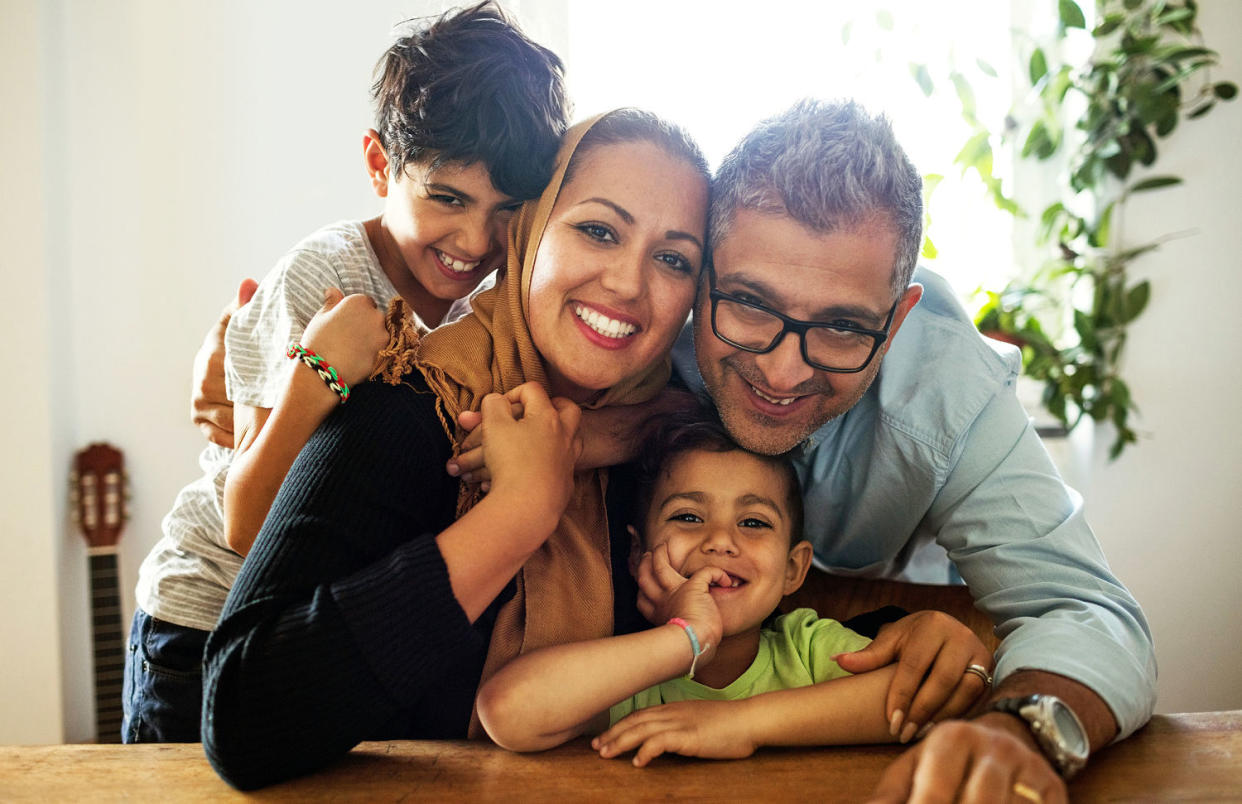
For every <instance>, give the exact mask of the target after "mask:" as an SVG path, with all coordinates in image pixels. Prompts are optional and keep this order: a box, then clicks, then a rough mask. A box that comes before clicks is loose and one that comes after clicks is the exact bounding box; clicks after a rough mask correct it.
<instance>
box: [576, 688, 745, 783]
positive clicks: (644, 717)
mask: <svg viewBox="0 0 1242 804" xmlns="http://www.w3.org/2000/svg"><path fill="white" fill-rule="evenodd" d="M745 706H746V701H681V702H678V703H671V704H662V705H660V706H652V707H648V708H646V709H640V710H638V711H637V712H634V713H633V714H631V715H628V716H626V717H625V718H622V719H621V720H619V721H617V723H616V725H614V726H613V727H612V728H610V729H608V730H607V731H605V732H604V733H603V734H601V735H599V736H598V737H596V738H595V739H593V740H591V747H592V748H594V749H595V750H596V751H598V752H599V755H600V756H601V757H603V758H605V759H610V758H612V757H615V756H618V755H620V754H624V753H625V752H626V751H632V750H634V749H638V752H637V753H636V754H635V755H634V767H637V768H641V767H643V766H644V765H646V764H647V763H648V762H650V761H651V760H653V759H655V758H656V757H658V756H660V754H663V753H666V752H672V753H674V754H682V755H683V756H688V757H707V758H709V759H742V758H743V757H748V756H750V755H751V754H753V753H754V752H755V742H754V740H752V739H751V738H750V736H749V733H748V731H747V730H746V728H745V723H746V717H745V713H744V711H743V710H744V709H745Z"/></svg>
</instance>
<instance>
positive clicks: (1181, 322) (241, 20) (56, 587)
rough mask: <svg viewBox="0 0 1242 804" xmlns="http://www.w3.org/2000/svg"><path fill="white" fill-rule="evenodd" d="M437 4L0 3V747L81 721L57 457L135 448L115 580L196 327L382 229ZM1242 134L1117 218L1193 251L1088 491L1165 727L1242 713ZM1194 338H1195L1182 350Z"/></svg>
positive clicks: (1195, 137) (1213, 134)
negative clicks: (1130, 435)
mask: <svg viewBox="0 0 1242 804" xmlns="http://www.w3.org/2000/svg"><path fill="white" fill-rule="evenodd" d="M565 3H566V0H522V1H521V2H512V3H510V4H509V5H510V7H511V8H513V9H515V10H517V11H518V13H520V14H521V15H522V16H523V17H524V18H525V19H526V20H527V21H528V22H527V25H528V28H529V29H530V31H531V32H532V33H533V34H534V35H535V36H536V37H537V38H539V39H540V40H541V41H543V42H544V43H545V44H548V45H549V46H551V47H552V48H553V49H555V50H557V51H558V52H560V53H563V54H564V53H568V52H569V49H568V47H567V42H566V41H565V39H564V36H565V34H564V28H563V26H561V25H559V24H558V23H557V22H555V20H560V19H563V18H564V5H565ZM446 5H452V3H446V2H439V1H437V0H405V2H401V1H400V0H372V2H368V3H351V4H348V5H347V4H343V3H337V2H332V1H331V0H304V1H301V2H295V0H266V1H265V2H262V3H249V2H242V1H241V0H231V1H230V2H223V1H222V2H211V3H201V2H190V0H171V1H170V0H113V2H110V3H107V4H103V3H94V2H90V1H89V0H45V2H38V0H2V2H0V53H2V54H3V55H0V68H2V69H0V76H2V77H0V86H2V87H3V96H2V97H3V109H4V112H3V114H0V119H2V120H3V124H2V127H0V132H2V134H0V137H2V139H0V169H2V170H3V173H2V174H0V175H2V177H3V185H2V186H3V194H2V196H0V226H2V227H3V229H0V232H2V234H3V236H4V241H3V242H4V243H5V245H6V248H5V250H4V256H3V258H2V262H0V265H3V270H4V274H3V277H4V280H5V282H4V286H5V288H6V289H7V290H8V292H9V294H10V300H9V302H8V303H7V304H6V305H5V312H4V314H3V316H0V337H2V338H3V340H0V343H3V344H5V345H6V346H7V347H8V348H7V349H6V350H5V355H4V363H3V365H4V366H5V369H6V371H11V372H12V373H11V374H9V375H8V376H9V378H10V379H9V388H8V392H7V393H5V394H4V395H2V396H0V421H3V422H4V428H5V431H4V432H5V444H6V446H7V447H8V455H9V456H10V459H9V460H8V461H7V462H5V466H4V468H3V469H0V488H2V489H3V491H0V500H2V503H0V548H3V551H4V555H5V557H6V560H5V561H4V562H2V567H3V568H2V569H0V743H12V742H55V741H59V740H62V739H63V740H69V741H75V740H81V739H85V738H86V737H87V736H88V735H89V734H90V732H91V730H92V725H91V723H92V720H91V718H92V713H91V709H90V707H91V703H90V701H91V695H90V670H89V656H88V653H87V644H88V638H89V633H88V627H87V624H86V611H87V601H86V595H85V584H86V577H85V551H84V549H83V547H82V545H81V540H80V539H79V538H78V537H77V536H76V535H74V534H73V533H72V532H71V529H70V527H69V524H68V523H67V522H66V520H65V503H64V499H65V488H66V482H65V476H66V473H67V469H68V464H69V460H70V457H71V455H72V453H73V451H74V450H76V449H78V448H80V447H81V446H84V445H85V444H86V443H88V442H90V441H94V440H103V439H106V440H109V441H111V442H112V443H114V444H116V445H118V446H120V447H121V448H122V449H124V450H125V452H126V455H127V458H128V461H129V473H130V481H131V485H132V490H133V499H132V504H131V510H132V520H131V522H130V524H129V527H128V530H127V532H126V534H125V538H124V541H123V542H122V548H123V556H122V572H123V575H124V580H123V582H124V584H125V586H126V587H127V588H132V584H133V581H134V580H135V578H136V574H137V567H138V564H139V563H140V561H141V560H142V557H143V556H144V555H145V554H146V552H147V551H148V549H149V548H150V547H151V545H152V544H154V542H155V541H156V539H157V538H158V535H159V523H160V519H161V517H162V516H163V514H164V513H165V511H166V510H167V508H168V506H169V504H170V503H171V501H172V499H173V498H174V496H175V495H176V492H177V490H178V489H179V488H180V487H181V486H182V485H183V484H185V483H186V482H188V481H189V480H191V479H192V478H193V477H194V476H195V473H196V464H195V458H196V455H197V452H198V450H199V448H200V445H201V440H200V436H199V434H198V432H197V430H195V429H194V428H193V427H192V426H191V425H190V424H189V420H188V414H187V400H188V391H189V379H190V361H191V357H192V355H193V353H194V351H195V350H196V348H197V346H198V342H199V339H200V338H201V336H202V333H203V332H204V331H205V329H206V327H207V325H208V323H209V322H210V321H212V320H213V319H214V317H215V315H216V313H217V312H218V310H219V308H220V307H221V306H222V304H223V303H224V301H225V300H226V299H227V298H228V297H229V295H230V294H231V293H232V292H233V290H234V289H235V287H236V284H237V282H238V281H239V280H240V279H241V278H242V277H244V276H248V275H260V274H262V273H264V272H265V271H266V270H267V268H268V267H269V266H270V265H271V264H272V263H273V261H274V260H275V259H276V258H277V257H278V256H279V255H280V254H281V253H282V252H283V251H284V250H285V249H286V248H288V247H289V246H290V245H291V244H293V243H294V242H295V241H296V240H297V239H299V238H300V237H301V236H302V235H304V234H306V233H307V232H309V231H311V230H312V229H314V228H316V227H317V226H319V225H321V224H323V223H326V222H328V221H331V220H336V219H340V218H346V217H361V216H367V215H370V214H374V212H375V211H376V209H377V206H376V202H375V200H374V198H373V197H372V196H371V195H370V191H369V188H368V185H367V183H366V180H365V176H364V173H363V171H362V169H361V162H360V159H359V148H358V146H359V143H360V134H361V132H362V130H363V129H365V128H366V127H367V126H368V125H369V121H370V108H369V104H368V101H367V96H366V92H367V87H368V85H369V79H370V70H371V67H372V66H373V64H374V61H375V59H376V57H377V56H378V54H379V53H380V52H381V51H382V50H383V48H384V46H385V44H386V42H387V40H388V33H389V29H390V26H391V25H392V24H393V23H395V22H397V21H400V20H402V19H405V18H407V17H410V16H415V15H421V14H425V13H429V12H438V11H439V10H440V9H441V8H442V7H444V6H446ZM1202 5H1203V6H1204V11H1203V14H1204V27H1205V31H1206V33H1207V37H1208V42H1209V44H1210V45H1212V46H1213V47H1216V48H1218V49H1220V50H1221V51H1222V54H1223V56H1224V59H1225V62H1226V64H1225V68H1224V69H1223V70H1222V71H1221V73H1220V74H1221V75H1222V76H1228V77H1230V78H1232V79H1234V80H1239V79H1242V23H1240V21H1239V19H1238V18H1239V16H1240V15H1239V13H1238V12H1237V11H1236V10H1234V9H1235V8H1236V7H1235V6H1234V5H1233V4H1232V3H1231V1H1230V0H1205V2H1204V3H1202ZM570 69H571V70H572V64H571V65H570ZM1240 115H1242V107H1239V106H1238V105H1237V104H1234V105H1228V106H1225V107H1223V108H1222V109H1220V110H1219V111H1218V112H1217V113H1215V114H1213V115H1212V116H1211V117H1209V118H1208V119H1206V120H1204V121H1200V122H1198V123H1195V124H1191V125H1187V126H1186V127H1185V129H1184V131H1179V141H1178V143H1177V144H1176V147H1175V148H1170V149H1168V151H1167V155H1166V161H1167V164H1168V167H1169V170H1172V171H1174V172H1178V173H1180V174H1181V175H1183V176H1185V177H1186V178H1187V180H1188V188H1187V189H1184V190H1173V191H1169V192H1166V193H1165V194H1162V195H1159V196H1151V197H1150V199H1145V200H1144V203H1145V204H1147V203H1150V204H1152V205H1153V206H1154V209H1148V211H1147V212H1145V213H1144V212H1142V211H1141V210H1136V211H1135V214H1134V216H1133V217H1132V220H1131V222H1130V225H1131V226H1133V227H1134V230H1135V231H1168V230H1179V229H1184V228H1191V227H1197V228H1198V229H1199V230H1200V233H1199V234H1198V235H1196V236H1195V237H1192V238H1187V239H1184V240H1181V241H1178V242H1176V243H1173V244H1170V245H1169V246H1168V247H1166V249H1165V250H1164V251H1163V252H1161V253H1160V254H1159V255H1157V256H1156V257H1154V258H1151V259H1150V260H1149V261H1148V262H1146V263H1145V266H1146V267H1147V268H1148V269H1149V270H1150V271H1151V274H1152V277H1153V281H1154V284H1155V287H1154V301H1153V305H1152V309H1151V311H1150V312H1149V314H1148V316H1146V317H1145V318H1144V319H1143V321H1142V322H1141V323H1140V325H1139V327H1137V328H1136V330H1137V331H1136V332H1135V335H1134V340H1133V354H1134V355H1135V359H1134V361H1133V363H1132V371H1133V374H1134V381H1133V385H1134V392H1135V396H1136V398H1137V399H1138V400H1139V401H1140V403H1141V404H1142V405H1143V419H1142V423H1143V427H1144V428H1145V429H1146V430H1149V431H1150V432H1151V433H1152V437H1151V438H1150V439H1147V440H1146V441H1145V442H1144V443H1143V444H1142V446H1140V447H1139V448H1138V449H1135V450H1133V451H1132V452H1131V453H1130V454H1128V455H1127V456H1126V457H1125V458H1124V459H1123V460H1122V462H1121V463H1120V464H1117V465H1112V466H1104V465H1102V463H1101V465H1100V466H1098V467H1097V469H1096V473H1095V475H1094V482H1093V483H1092V484H1091V486H1090V487H1089V488H1087V489H1086V492H1087V495H1088V505H1089V510H1090V514H1091V518H1092V521H1093V523H1094V524H1095V527H1096V529H1097V532H1098V533H1099V536H1100V538H1101V541H1103V542H1104V544H1105V547H1106V549H1107V551H1108V553H1109V555H1110V557H1111V558H1112V561H1113V565H1114V567H1115V568H1116V569H1117V571H1118V573H1119V574H1120V575H1121V576H1122V578H1123V579H1125V580H1126V581H1128V582H1129V583H1130V584H1131V585H1132V586H1133V587H1134V589H1135V591H1136V593H1137V594H1138V596H1139V598H1140V599H1141V600H1142V601H1143V602H1144V604H1145V605H1146V607H1147V609H1148V611H1149V613H1150V615H1151V618H1152V622H1153V627H1154V629H1155V631H1156V639H1157V647H1158V650H1159V651H1160V661H1161V668H1162V690H1163V692H1162V700H1161V708H1162V709H1164V710H1166V711H1169V710H1173V709H1178V710H1187V709H1218V708H1238V707H1242V693H1240V692H1239V691H1240V690H1242V676H1240V674H1242V660H1240V659H1242V656H1240V655H1239V647H1238V646H1239V645H1242V633H1240V630H1242V624H1240V620H1239V618H1238V617H1237V616H1236V615H1235V614H1234V611H1233V610H1234V607H1236V604H1237V603H1238V602H1239V595H1238V593H1237V592H1236V591H1235V590H1236V588H1237V587H1236V581H1235V577H1236V576H1238V575H1239V572H1238V570H1239V569H1242V567H1240V566H1239V560H1238V558H1237V552H1236V551H1235V550H1233V549H1231V548H1232V544H1230V543H1229V541H1230V537H1231V536H1233V535H1234V534H1235V533H1237V530H1238V526H1237V524H1236V522H1237V521H1238V520H1239V517H1238V516H1237V513H1238V511H1237V507H1238V502H1237V499H1239V498H1240V497H1242V495H1239V494H1238V493H1237V492H1236V491H1235V490H1234V488H1232V486H1233V485H1234V478H1236V477H1238V476H1240V475H1242V472H1240V471H1239V470H1240V469H1242V457H1239V455H1238V450H1237V449H1236V447H1238V446H1239V440H1242V436H1240V434H1242V428H1239V426H1238V425H1237V424H1236V423H1235V422H1233V421H1232V420H1231V419H1230V418H1229V416H1230V413H1231V409H1232V404H1231V402H1232V400H1231V399H1230V398H1229V392H1230V391H1231V390H1234V389H1237V388H1238V386H1239V382H1238V380H1239V376H1238V374H1239V371H1240V369H1238V368H1237V367H1236V365H1235V361H1234V360H1233V352H1234V349H1233V340H1234V338H1232V337H1230V335H1234V334H1236V333H1237V332H1238V326H1237V324H1236V323H1235V315H1234V312H1233V310H1232V307H1231V305H1230V304H1229V300H1230V298H1231V297H1232V296H1231V294H1230V290H1233V291H1234V294H1233V295H1234V296H1236V292H1237V290H1238V289H1239V288H1238V287H1237V285H1238V283H1239V282H1242V279H1239V278H1238V276H1237V271H1236V268H1237V265H1236V263H1237V257H1236V256H1235V255H1237V254H1239V253H1242V248H1240V246H1242V242H1240V240H1242V232H1240V231H1239V227H1238V226H1237V225H1236V223H1234V221H1232V220H1231V219H1230V218H1231V216H1232V214H1233V213H1234V211H1235V210H1236V208H1237V204H1236V202H1235V197H1236V190H1235V189H1234V188H1236V187H1237V186H1238V185H1239V183H1240V182H1239V179H1240V178H1242V177H1240V176H1239V172H1240V171H1242V165H1240V164H1239V160H1237V159H1235V158H1231V157H1230V156H1229V155H1228V154H1227V151H1226V149H1227V148H1228V147H1230V146H1231V145H1233V144H1234V143H1236V142H1238V141H1239V140H1240V137H1239V134H1240V133H1242V124H1240V122H1239V121H1240V120H1242V117H1240ZM1221 154H1224V156H1221ZM1136 206H1137V204H1136ZM1141 214H1147V215H1149V216H1150V217H1149V218H1147V219H1144V220H1140V215H1141ZM1196 327H1197V328H1199V331H1202V332H1203V333H1204V337H1203V339H1202V341H1201V342H1200V341H1196V340H1195V339H1194V338H1193V337H1192V336H1190V335H1186V334H1184V333H1187V332H1188V331H1191V330H1192V329H1194V328H1196ZM17 346H20V347H21V348H15V347H17ZM1140 356H1141V357H1140ZM1230 447H1234V448H1235V449H1233V450H1230ZM1205 459H1206V460H1205ZM1209 466H1210V467H1211V468H1210V469H1209V468H1207V467H1209ZM1231 514H1232V516H1231ZM126 605H127V608H128V609H130V610H132V605H133V602H132V596H131V599H129V600H127V602H126ZM1187 615H1189V616H1187Z"/></svg>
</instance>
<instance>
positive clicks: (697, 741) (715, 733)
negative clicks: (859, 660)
mask: <svg viewBox="0 0 1242 804" xmlns="http://www.w3.org/2000/svg"><path fill="white" fill-rule="evenodd" d="M894 672H896V668H895V667H893V666H892V665H890V666H888V667H883V668H881V669H879V670H875V671H872V672H870V673H864V674H862V675H857V676H848V677H846V678H837V679H832V680H830V681H824V682H821V683H819V684H812V685H810V686H807V687H798V688H795V689H788V690H778V691H776V692H766V693H763V694H762V695H756V696H754V697H753V698H747V699H744V700H741V701H683V702H680V703H672V704H664V705H663V706H653V707H651V708H649V709H642V710H640V711H638V712H635V713H634V714H632V715H630V716H629V717H626V718H625V719H624V720H621V721H619V722H618V723H617V724H616V725H615V726H613V727H612V728H611V729H609V730H608V731H606V732H604V733H603V734H601V735H600V736H599V737H598V738H596V739H595V740H594V741H593V742H592V744H591V745H592V747H594V748H595V749H596V750H598V751H599V753H600V756H602V757H606V758H607V757H615V756H617V755H619V754H623V753H625V752H626V751H631V750H634V749H637V751H638V752H637V754H635V756H634V765H635V766H637V767H642V766H644V765H646V764H647V763H648V762H650V761H651V760H652V759H654V758H656V757H657V756H659V755H660V754H663V753H665V752H673V753H677V754H682V755H685V756H697V757H712V758H717V759H726V758H729V759H735V758H741V757H747V756H750V755H751V754H752V753H753V752H754V750H755V749H756V748H758V747H760V746H765V745H846V744H855V743H880V742H888V741H891V740H893V739H894V738H893V737H892V736H891V735H890V734H889V732H888V723H887V722H886V720H885V718H884V698H885V695H886V694H887V692H888V685H889V682H890V681H891V680H892V676H893V673H894Z"/></svg>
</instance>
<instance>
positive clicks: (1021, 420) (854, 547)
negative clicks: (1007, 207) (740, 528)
mask: <svg viewBox="0 0 1242 804" xmlns="http://www.w3.org/2000/svg"><path fill="white" fill-rule="evenodd" d="M914 281H916V282H919V283H921V284H922V285H923V287H924V291H923V297H922V299H921V300H920V302H919V303H918V305H917V306H916V307H915V308H914V309H913V310H912V311H911V312H910V314H909V316H907V318H906V320H905V323H904V324H903V325H902V327H901V330H900V331H899V332H898V333H897V335H896V337H895V338H894V339H893V343H892V345H891V347H890V348H889V351H888V354H887V355H886V356H885V357H884V362H883V364H882V365H881V368H880V373H879V375H878V377H877V378H876V380H875V382H874V383H873V384H872V385H871V388H870V389H868V391H867V392H866V394H864V395H863V397H862V399H860V400H859V402H858V404H856V405H855V406H854V407H853V408H851V409H850V410H849V411H847V412H846V413H845V414H843V415H842V416H839V417H838V418H836V419H833V420H832V421H829V422H827V423H826V424H824V426H822V427H820V428H819V430H817V431H816V432H815V433H814V434H812V435H811V437H810V438H808V439H807V440H806V441H805V442H804V443H803V444H801V445H800V446H799V447H797V448H796V449H795V450H794V452H793V454H792V457H793V459H794V463H795V466H796V467H797V469H798V474H799V477H800V479H801V481H802V485H803V499H804V500H805V503H806V514H805V522H806V525H805V528H806V529H805V536H806V538H807V539H809V540H810V541H811V543H812V545H814V547H815V563H816V564H817V565H818V566H819V567H821V568H822V569H825V570H828V571H829V572H832V573H834V574H841V575H856V576H864V577H877V578H895V579H901V580H907V581H912V582H917V583H959V582H962V581H964V582H965V583H966V584H967V585H968V586H969V587H970V591H971V594H972V595H973V596H974V599H975V602H976V605H977V606H978V607H979V608H980V609H981V610H983V611H984V612H986V613H987V614H988V615H989V616H990V617H991V618H992V620H993V622H994V623H996V628H997V634H998V635H999V636H1000V637H1001V638H1002V642H1001V646H1000V648H999V650H998V651H997V665H996V672H995V676H996V678H997V680H1000V679H1002V678H1004V677H1005V676H1006V675H1008V674H1010V673H1012V672H1014V671H1015V670H1018V669H1034V670H1045V671H1048V672H1051V673H1059V674H1061V675H1063V676H1066V677H1068V678H1072V679H1075V680H1076V681H1079V682H1081V683H1082V684H1085V685H1086V686H1088V687H1090V688H1091V689H1093V690H1095V692H1096V693H1097V694H1099V695H1100V697H1101V698H1103V699H1104V701H1105V702H1106V703H1107V704H1108V705H1109V707H1110V708H1111V709H1112V711H1113V714H1114V715H1115V716H1116V718H1117V723H1118V726H1119V728H1120V732H1119V735H1118V736H1119V737H1125V736H1127V735H1129V734H1130V733H1131V732H1133V731H1134V730H1135V729H1137V728H1139V727H1140V726H1142V725H1143V724H1144V723H1146V722H1147V720H1148V718H1149V717H1150V716H1151V712H1152V708H1153V706H1154V705H1155V697H1156V696H1155V689H1156V660H1155V654H1154V652H1153V649H1152V642H1151V632H1150V631H1149V629H1148V627H1147V621H1146V619H1145V618H1144V616H1143V612H1142V610H1141V609H1140V608H1139V605H1138V603H1137V602H1135V600H1134V597H1133V596H1132V595H1131V594H1130V592H1129V591H1128V590H1126V588H1125V587H1124V586H1123V585H1122V584H1121V582H1120V581H1118V580H1117V578H1116V577H1114V576H1113V574H1112V571H1111V570H1110V569H1109V567H1108V563H1107V561H1106V560H1105V559H1104V555H1103V553H1102V552H1101V550H1100V546H1099V543H1098V542H1097V541H1096V539H1095V536H1094V534H1092V532H1091V529H1090V527H1088V525H1087V523H1086V520H1085V519H1084V517H1083V510H1082V498H1081V497H1080V496H1079V495H1078V493H1077V492H1075V491H1074V490H1073V489H1071V488H1069V487H1068V486H1066V485H1065V483H1064V482H1063V481H1062V480H1061V477H1060V475H1059V474H1058V473H1057V470H1056V468H1055V467H1054V466H1053V464H1052V461H1051V459H1050V458H1049V457H1048V453H1047V451H1046V450H1045V449H1044V446H1043V444H1042V443H1041V442H1040V439H1039V436H1038V435H1036V433H1035V428H1034V426H1033V425H1032V423H1031V421H1030V417H1029V416H1028V415H1027V413H1026V411H1025V410H1024V409H1023V407H1022V405H1021V403H1020V402H1019V401H1018V399H1017V396H1016V395H1015V393H1014V385H1015V382H1016V380H1017V376H1018V371H1019V368H1020V362H1021V361H1020V357H1019V355H1018V353H1017V350H1016V349H1014V348H1013V347H1011V346H1008V345H1005V344H1001V343H997V342H994V341H991V340H989V339H986V338H984V337H982V336H981V335H980V334H979V333H978V331H977V330H976V329H975V326H974V324H973V322H972V321H971V319H970V317H969V316H968V315H967V314H966V312H965V310H964V309H962V306H961V305H960V304H959V303H958V301H957V299H956V297H955V296H954V294H953V292H952V289H951V288H950V287H949V285H948V283H947V282H945V281H944V279H942V278H941V277H940V276H938V275H936V274H934V273H932V272H931V271H928V270H926V269H922V268H920V269H919V270H918V271H917V272H916V273H915V276H914ZM674 364H675V365H676V368H677V371H678V373H679V374H680V375H681V376H682V378H684V379H686V381H687V383H688V384H689V385H690V386H691V387H695V388H698V389H701V388H702V387H703V383H702V379H701V378H700V376H699V372H698V367H697V365H696V364H695V362H694V345H693V340H692V338H691V337H690V328H689V327H687V328H686V330H685V331H684V332H683V333H682V337H681V338H680V339H679V341H678V344H677V347H676V348H675V349H674Z"/></svg>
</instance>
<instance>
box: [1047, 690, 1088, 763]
mask: <svg viewBox="0 0 1242 804" xmlns="http://www.w3.org/2000/svg"><path fill="white" fill-rule="evenodd" d="M1052 719H1053V722H1054V723H1055V724H1056V727H1057V732H1058V733H1059V734H1060V735H1061V738H1062V739H1063V740H1064V741H1065V743H1066V745H1065V748H1066V749H1067V750H1068V751H1070V752H1071V753H1073V754H1080V755H1081V754H1085V753H1086V751H1087V735H1085V734H1083V732H1082V726H1081V725H1079V723H1078V718H1077V717H1075V716H1074V713H1073V711H1071V710H1070V708H1069V707H1067V706H1066V705H1065V704H1063V703H1061V702H1060V701H1056V702H1055V703H1054V705H1053V707H1052Z"/></svg>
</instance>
